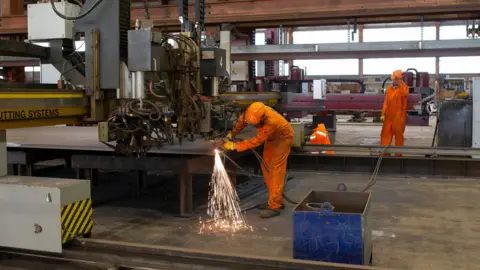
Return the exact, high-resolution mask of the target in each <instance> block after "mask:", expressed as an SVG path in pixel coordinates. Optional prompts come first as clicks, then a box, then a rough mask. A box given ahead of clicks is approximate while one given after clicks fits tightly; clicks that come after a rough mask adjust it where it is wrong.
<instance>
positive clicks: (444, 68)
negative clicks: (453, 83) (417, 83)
mask: <svg viewBox="0 0 480 270" xmlns="http://www.w3.org/2000/svg"><path fill="white" fill-rule="evenodd" d="M478 63H480V56H466V57H463V56H462V57H440V73H441V74H478V73H480V67H479V66H478Z"/></svg>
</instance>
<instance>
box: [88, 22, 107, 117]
mask: <svg viewBox="0 0 480 270" xmlns="http://www.w3.org/2000/svg"><path fill="white" fill-rule="evenodd" d="M91 35H92V60H91V61H92V67H93V72H92V78H91V79H92V82H93V89H92V90H93V91H92V95H91V96H90V120H91V121H101V120H104V119H103V118H104V113H103V112H104V106H103V105H104V104H103V99H104V96H103V93H102V91H101V89H100V31H99V30H98V29H93V30H92V31H91Z"/></svg>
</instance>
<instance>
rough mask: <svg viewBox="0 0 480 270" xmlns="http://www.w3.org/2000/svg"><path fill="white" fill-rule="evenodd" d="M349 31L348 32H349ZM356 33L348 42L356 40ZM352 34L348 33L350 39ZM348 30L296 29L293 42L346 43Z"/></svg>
mask: <svg viewBox="0 0 480 270" xmlns="http://www.w3.org/2000/svg"><path fill="white" fill-rule="evenodd" d="M351 31H353V27H352V28H351ZM351 31H350V32H351ZM357 37H358V35H355V39H354V40H353V41H352V40H350V42H358V39H357ZM351 38H352V35H351V34H350V39H351ZM347 42H348V30H347V29H345V30H321V31H296V32H293V44H325V43H347Z"/></svg>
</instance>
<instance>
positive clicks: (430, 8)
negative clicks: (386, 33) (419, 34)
mask: <svg viewBox="0 0 480 270" xmlns="http://www.w3.org/2000/svg"><path fill="white" fill-rule="evenodd" d="M134 7H136V9H134V10H132V18H140V17H142V16H143V9H142V5H141V4H135V5H134ZM190 10H193V9H190ZM478 11H480V7H479V6H478V2H477V1H476V0H464V1H461V2H459V1H454V0H443V1H438V0H424V1H418V0H405V1H401V2H398V1H383V2H379V1H377V0H363V1H362V0H353V1H345V0H343V1H340V2H339V1H318V0H298V1H291V0H276V1H275V3H274V4H272V1H270V0H256V1H244V0H230V1H221V0H210V1H208V0H207V1H206V14H208V15H207V16H206V18H205V23H206V24H220V23H232V22H235V24H236V26H237V27H238V28H269V27H278V25H283V26H284V27H290V26H302V25H322V24H323V25H325V24H330V25H335V24H346V22H347V20H346V18H357V22H358V23H361V24H365V23H375V22H376V23H380V22H384V23H386V22H396V21H418V20H419V16H421V15H423V16H424V19H425V21H429V20H430V21H431V20H455V19H460V18H462V17H466V14H470V15H468V16H471V18H477V17H478V13H477V15H475V14H474V13H475V12H478ZM150 12H151V14H152V19H153V20H154V22H155V24H156V25H158V26H160V27H162V28H164V29H168V28H171V29H173V31H178V29H176V28H178V27H179V22H178V17H177V16H176V14H177V12H176V6H175V5H161V4H159V3H157V4H153V3H152V4H151V9H150ZM192 15H193V12H192Z"/></svg>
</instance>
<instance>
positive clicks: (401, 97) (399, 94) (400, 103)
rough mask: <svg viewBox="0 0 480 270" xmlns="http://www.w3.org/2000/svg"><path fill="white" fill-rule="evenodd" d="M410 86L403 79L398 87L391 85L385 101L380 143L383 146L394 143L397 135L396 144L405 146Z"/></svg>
mask: <svg viewBox="0 0 480 270" xmlns="http://www.w3.org/2000/svg"><path fill="white" fill-rule="evenodd" d="M407 97H408V86H407V85H406V84H405V83H404V82H403V81H401V80H399V82H398V86H397V88H394V87H393V86H392V85H390V86H389V87H388V89H387V94H386V95H385V101H384V102H383V109H382V115H383V116H384V117H385V120H384V122H383V127H382V133H381V135H380V136H381V140H380V144H381V145H383V146H387V145H390V144H391V143H392V139H393V136H395V146H403V140H404V137H403V133H404V132H405V125H406V118H407Z"/></svg>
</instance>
